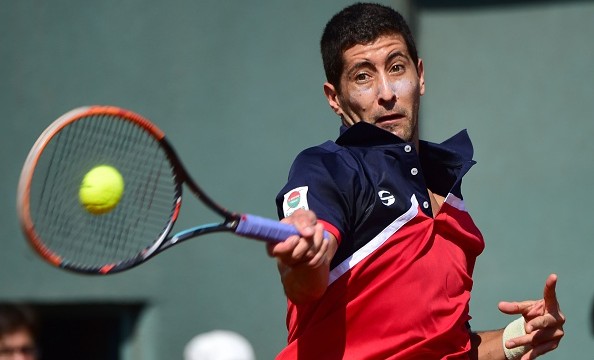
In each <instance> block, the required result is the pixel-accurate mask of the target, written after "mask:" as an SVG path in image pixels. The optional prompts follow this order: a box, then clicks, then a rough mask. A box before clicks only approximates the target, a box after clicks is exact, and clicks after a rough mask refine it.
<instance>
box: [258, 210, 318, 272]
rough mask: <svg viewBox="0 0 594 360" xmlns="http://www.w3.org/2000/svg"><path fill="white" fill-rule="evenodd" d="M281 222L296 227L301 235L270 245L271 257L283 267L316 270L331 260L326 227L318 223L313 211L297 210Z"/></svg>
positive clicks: (268, 245)
mask: <svg viewBox="0 0 594 360" xmlns="http://www.w3.org/2000/svg"><path fill="white" fill-rule="evenodd" d="M281 222H283V223H285V224H291V225H293V226H295V228H296V229H297V231H299V234H300V235H293V236H290V237H288V238H287V239H286V240H285V241H283V242H279V243H268V244H267V250H268V255H269V256H271V257H274V258H276V259H277V260H278V262H279V263H280V264H281V265H284V266H287V267H291V268H292V267H295V266H298V265H305V266H307V267H312V268H316V267H319V266H321V265H323V264H324V263H326V261H327V260H329V259H327V258H328V255H329V254H328V241H327V240H325V239H324V227H323V225H322V224H320V223H318V221H317V217H316V214H315V213H314V212H313V211H310V210H302V209H300V210H297V211H295V212H294V213H293V214H291V215H290V216H288V217H286V218H284V219H282V220H281Z"/></svg>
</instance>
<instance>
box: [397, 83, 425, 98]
mask: <svg viewBox="0 0 594 360" xmlns="http://www.w3.org/2000/svg"><path fill="white" fill-rule="evenodd" d="M418 89H419V86H418V84H415V83H414V82H413V81H397V82H395V83H392V91H393V92H394V93H395V94H396V95H397V96H398V97H400V98H409V97H410V96H414V95H416V94H418Z"/></svg>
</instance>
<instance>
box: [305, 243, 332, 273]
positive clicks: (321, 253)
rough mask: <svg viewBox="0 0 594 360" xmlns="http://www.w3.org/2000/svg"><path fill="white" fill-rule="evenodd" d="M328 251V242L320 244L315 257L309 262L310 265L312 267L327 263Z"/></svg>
mask: <svg viewBox="0 0 594 360" xmlns="http://www.w3.org/2000/svg"><path fill="white" fill-rule="evenodd" d="M327 252H328V242H327V241H324V242H323V243H322V245H321V246H320V249H319V250H318V252H317V253H316V254H315V255H314V257H313V258H312V259H311V260H310V261H309V262H308V265H309V266H311V267H318V266H321V265H323V264H324V263H325V261H326V253H327Z"/></svg>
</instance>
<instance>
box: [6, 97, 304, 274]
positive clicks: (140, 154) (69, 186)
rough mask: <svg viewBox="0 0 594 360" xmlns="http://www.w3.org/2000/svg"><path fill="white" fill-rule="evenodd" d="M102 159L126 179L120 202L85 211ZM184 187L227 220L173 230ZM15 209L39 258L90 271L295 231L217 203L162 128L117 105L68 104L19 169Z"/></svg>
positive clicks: (277, 239)
mask: <svg viewBox="0 0 594 360" xmlns="http://www.w3.org/2000/svg"><path fill="white" fill-rule="evenodd" d="M98 165H109V166H111V167H113V168H115V169H118V170H119V172H120V173H121V176H122V178H123V179H124V184H125V185H124V192H123V195H122V197H121V199H120V201H119V203H118V204H117V206H116V207H115V208H114V209H113V210H111V211H109V212H107V213H103V214H94V213H91V212H89V211H87V210H86V209H85V207H83V206H82V205H81V203H80V200H79V188H80V185H81V181H82V179H83V177H84V176H85V174H86V173H88V172H89V171H90V170H91V169H93V168H94V167H96V166H98ZM183 185H185V186H186V187H187V188H189V189H190V190H191V192H192V193H194V194H195V195H196V196H197V198H198V199H200V200H201V202H202V203H204V204H205V205H206V207H207V208H208V209H210V210H212V211H213V212H214V213H216V214H218V215H220V217H222V219H223V220H222V221H221V222H219V223H209V224H204V225H200V226H196V227H193V228H189V229H186V230H183V231H180V232H177V233H175V234H171V231H172V229H173V226H174V224H175V221H176V219H177V218H178V215H179V212H180V207H181V203H182V188H183V187H184V186H183ZM17 212H18V216H19V219H20V223H21V227H22V229H23V232H24V234H25V236H26V238H27V239H28V240H29V243H30V244H31V245H32V247H33V249H35V251H37V253H39V254H40V255H41V257H42V258H44V259H45V260H47V261H48V262H49V263H50V264H53V265H54V266H57V267H60V268H63V269H66V270H71V271H75V272H81V273H86V274H112V273H116V272H121V271H123V270H127V269H130V268H132V267H134V266H137V265H139V264H141V263H143V262H145V261H147V260H148V259H150V258H152V257H153V256H154V255H156V254H158V253H160V252H162V251H163V250H165V249H168V248H169V247H171V246H172V245H174V244H177V243H180V242H182V241H184V240H187V239H190V238H193V237H196V236H200V235H205V234H209V233H213V232H225V231H226V232H232V233H235V234H237V235H240V236H243V237H247V238H251V239H257V240H264V241H269V242H280V241H284V240H285V239H286V238H288V237H289V236H291V235H295V234H298V232H297V230H296V229H295V228H294V227H293V226H292V225H288V224H283V223H281V222H278V221H276V220H271V219H266V218H262V217H259V216H255V215H251V214H239V213H235V212H231V211H228V210H227V209H225V208H223V207H222V206H220V205H218V204H217V203H216V202H215V201H213V200H212V199H211V198H210V197H209V196H207V195H206V193H205V192H204V191H203V190H202V189H201V188H200V187H199V186H198V184H197V183H196V182H195V181H194V180H193V179H192V178H191V177H190V176H189V174H188V172H187V171H186V169H185V168H184V166H183V165H182V163H181V162H180V160H179V158H178V156H177V155H176V154H175V151H174V149H173V147H172V146H171V144H170V143H169V142H168V141H167V140H166V138H165V134H164V133H163V132H162V131H161V130H160V129H159V128H158V127H157V126H155V125H154V124H153V123H151V122H150V121H149V120H148V119H146V118H144V117H142V116H141V115H138V114H136V113H134V112H132V111H129V110H125V109H122V108H118V107H114V106H90V107H80V108H77V109H74V110H71V111H69V112H68V113H66V114H64V115H62V116H61V117H59V118H58V119H57V120H55V121H54V122H53V123H52V124H51V125H50V126H49V127H48V128H47V129H46V130H45V131H44V132H43V133H42V134H41V136H40V137H39V138H38V139H37V141H36V142H35V144H34V146H33V148H32V149H31V151H30V152H29V155H28V156H27V159H26V161H25V164H24V166H23V169H22V172H21V177H20V180H19V184H18V194H17Z"/></svg>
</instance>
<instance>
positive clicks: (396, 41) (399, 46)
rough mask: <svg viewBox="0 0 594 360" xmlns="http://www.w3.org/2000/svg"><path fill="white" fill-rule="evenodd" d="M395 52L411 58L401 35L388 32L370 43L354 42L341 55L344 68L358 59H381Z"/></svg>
mask: <svg viewBox="0 0 594 360" xmlns="http://www.w3.org/2000/svg"><path fill="white" fill-rule="evenodd" d="M396 52H399V53H401V54H403V55H404V56H405V57H406V58H408V59H409V60H411V58H410V55H409V52H408V47H407V46H406V42H405V40H404V38H403V37H402V35H400V34H389V35H382V36H380V37H378V38H377V39H375V40H374V41H373V42H370V43H366V44H356V45H354V46H352V47H350V48H348V49H346V50H345V51H344V52H343V54H342V57H343V60H344V64H345V70H346V69H348V67H349V65H353V64H355V63H358V62H360V61H372V62H377V61H383V60H385V59H387V58H388V57H389V56H390V55H392V54H394V53H396Z"/></svg>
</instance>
